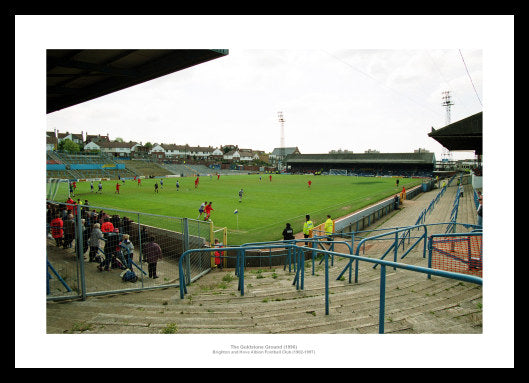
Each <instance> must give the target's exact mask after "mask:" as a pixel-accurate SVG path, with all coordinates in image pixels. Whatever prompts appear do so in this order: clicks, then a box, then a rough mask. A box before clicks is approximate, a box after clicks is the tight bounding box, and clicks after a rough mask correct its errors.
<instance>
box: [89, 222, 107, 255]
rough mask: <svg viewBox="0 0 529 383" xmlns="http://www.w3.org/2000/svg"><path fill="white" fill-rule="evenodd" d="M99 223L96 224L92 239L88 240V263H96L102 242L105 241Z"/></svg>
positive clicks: (91, 235)
mask: <svg viewBox="0 0 529 383" xmlns="http://www.w3.org/2000/svg"><path fill="white" fill-rule="evenodd" d="M100 226H101V225H99V223H97V222H96V223H94V226H93V227H92V232H91V233H90V238H89V239H88V245H89V246H90V252H89V253H88V262H96V256H97V251H98V250H99V244H100V241H104V237H103V232H102V231H101V229H100Z"/></svg>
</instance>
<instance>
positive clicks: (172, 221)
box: [46, 201, 227, 299]
mask: <svg viewBox="0 0 529 383" xmlns="http://www.w3.org/2000/svg"><path fill="white" fill-rule="evenodd" d="M215 238H217V240H218V241H217V242H218V243H217V246H224V245H225V244H226V242H227V238H226V230H225V229H220V230H219V229H215V228H214V227H213V224H212V222H205V221H198V220H193V219H188V218H179V217H169V216H162V215H155V214H146V213H140V212H130V211H124V210H118V209H109V208H105V207H93V206H88V205H79V204H75V203H73V201H72V203H58V202H55V201H48V202H47V229H46V241H47V246H46V249H47V251H46V256H47V296H48V299H59V298H64V297H68V298H70V297H82V298H84V297H86V296H87V295H101V294H109V293H113V292H118V291H124V290H131V289H132V290H141V289H150V288H159V287H168V286H173V285H177V284H178V280H179V272H178V261H179V259H180V256H181V255H182V254H183V253H184V252H185V251H186V250H188V249H195V248H206V247H214V246H215ZM211 266H212V262H211V257H210V256H209V255H208V253H204V254H203V256H201V257H193V258H192V260H191V264H190V268H191V270H193V274H196V275H199V274H201V273H203V272H205V271H206V270H209V269H210V267H211Z"/></svg>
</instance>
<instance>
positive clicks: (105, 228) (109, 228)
mask: <svg viewBox="0 0 529 383" xmlns="http://www.w3.org/2000/svg"><path fill="white" fill-rule="evenodd" d="M101 231H102V232H103V233H112V232H113V231H114V225H113V224H112V222H110V218H109V217H108V216H106V217H105V218H104V220H103V224H102V225H101Z"/></svg>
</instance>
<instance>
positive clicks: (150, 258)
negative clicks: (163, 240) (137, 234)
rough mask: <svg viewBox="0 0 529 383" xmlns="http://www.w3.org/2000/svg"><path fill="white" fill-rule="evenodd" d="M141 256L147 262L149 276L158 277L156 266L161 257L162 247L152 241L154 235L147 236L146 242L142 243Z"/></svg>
mask: <svg viewBox="0 0 529 383" xmlns="http://www.w3.org/2000/svg"><path fill="white" fill-rule="evenodd" d="M143 257H144V259H145V262H147V264H148V270H149V278H153V279H155V278H158V276H157V275H156V266H157V263H158V261H159V260H160V259H161V258H162V249H161V248H160V245H158V244H157V243H156V242H154V237H152V236H148V237H147V242H146V243H145V244H144V245H143Z"/></svg>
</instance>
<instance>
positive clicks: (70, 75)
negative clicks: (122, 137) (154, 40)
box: [46, 49, 228, 113]
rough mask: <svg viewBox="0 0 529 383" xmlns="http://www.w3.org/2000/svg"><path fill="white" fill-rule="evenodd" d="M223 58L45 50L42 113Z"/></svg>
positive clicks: (195, 52)
mask: <svg viewBox="0 0 529 383" xmlns="http://www.w3.org/2000/svg"><path fill="white" fill-rule="evenodd" d="M227 54H228V50H227V49H48V50H47V51H46V94H47V95H46V101H47V105H46V113H52V112H55V111H57V110H60V109H63V108H67V107H70V106H73V105H77V104H80V103H82V102H85V101H89V100H93V99H95V98H98V97H101V96H104V95H107V94H110V93H113V92H116V91H118V90H122V89H125V88H128V87H131V86H134V85H137V84H140V83H143V82H145V81H149V80H153V79H155V78H158V77H161V76H165V75H167V74H170V73H173V72H177V71H179V70H182V69H185V68H189V67H191V66H194V65H197V64H201V63H204V62H206V61H210V60H213V59H216V58H219V57H223V56H226V55H227Z"/></svg>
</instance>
